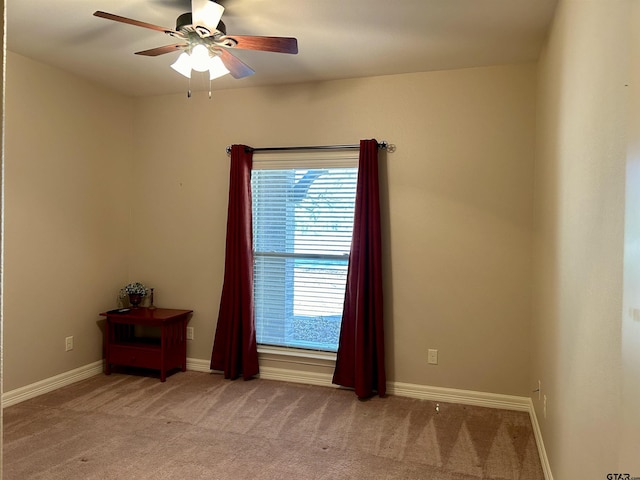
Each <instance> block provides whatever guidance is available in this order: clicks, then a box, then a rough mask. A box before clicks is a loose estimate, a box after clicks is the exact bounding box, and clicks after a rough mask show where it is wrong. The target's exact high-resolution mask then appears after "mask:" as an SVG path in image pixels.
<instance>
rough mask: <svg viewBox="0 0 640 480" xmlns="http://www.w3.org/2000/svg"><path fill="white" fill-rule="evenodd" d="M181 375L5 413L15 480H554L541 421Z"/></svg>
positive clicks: (97, 384) (107, 386) (70, 394)
mask: <svg viewBox="0 0 640 480" xmlns="http://www.w3.org/2000/svg"><path fill="white" fill-rule="evenodd" d="M435 407H436V403H435V402H431V401H426V400H417V399H411V398H403V397H397V396H388V397H386V398H378V397H375V398H372V399H370V400H367V401H360V400H358V399H357V398H356V397H355V395H354V394H353V392H351V391H348V390H343V389H334V388H328V387H318V386H310V385H301V384H293V383H285V382H277V381H269V380H260V379H257V380H250V381H242V380H237V381H233V382H232V381H228V380H224V379H223V378H222V377H221V376H220V375H216V374H207V373H201V372H190V371H188V372H184V373H182V372H179V373H176V374H174V375H171V376H169V377H168V378H167V381H166V382H165V383H161V382H159V381H158V380H157V378H151V377H145V376H137V375H124V374H112V375H110V376H106V375H97V376H95V377H92V378H90V379H87V380H84V381H82V382H78V383H76V384H74V385H71V386H68V387H64V388H61V389H59V390H56V391H54V392H51V393H48V394H45V395H42V396H39V397H36V398H33V399H31V400H27V401H25V402H22V403H20V404H17V405H14V406H11V407H9V408H6V409H5V410H4V460H3V463H4V465H3V467H4V468H3V470H4V472H3V473H4V475H3V478H4V479H5V480H21V479H46V480H55V479H64V480H69V479H83V480H84V479H124V480H130V479H154V480H156V479H189V480H190V479H223V480H235V479H252V480H263V479H264V480H288V479H305V480H306V479H309V480H315V479H318V480H320V479H323V480H324V479H326V480H328V479H332V480H333V479H442V480H478V479H499V480H507V479H509V480H516V479H517V480H543V478H544V476H543V473H542V468H541V465H540V460H539V457H538V453H537V449H536V443H535V439H534V436H533V431H532V428H531V422H530V419H529V415H528V414H527V413H525V412H514V411H506V410H497V409H491V408H482V407H472V406H465V405H457V404H446V403H440V408H439V412H437V411H436V408H435Z"/></svg>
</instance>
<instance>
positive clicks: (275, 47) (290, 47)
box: [219, 35, 298, 54]
mask: <svg viewBox="0 0 640 480" xmlns="http://www.w3.org/2000/svg"><path fill="white" fill-rule="evenodd" d="M219 41H220V42H222V43H223V44H227V45H225V46H229V47H233V48H242V49H244V50H261V51H264V52H278V53H293V54H296V53H298V40H296V39H295V38H291V37H253V36H250V35H225V36H224V37H220V38H219ZM229 41H231V42H229ZM233 43H235V45H233Z"/></svg>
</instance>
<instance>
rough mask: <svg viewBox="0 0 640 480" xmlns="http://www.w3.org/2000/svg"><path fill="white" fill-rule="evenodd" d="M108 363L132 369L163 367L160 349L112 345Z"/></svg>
mask: <svg viewBox="0 0 640 480" xmlns="http://www.w3.org/2000/svg"><path fill="white" fill-rule="evenodd" d="M108 362H109V363H111V364H115V365H126V366H130V367H141V368H156V369H159V368H160V367H161V358H160V348H159V347H158V348H154V347H148V346H145V347H132V346H123V345H111V348H110V351H109V359H108Z"/></svg>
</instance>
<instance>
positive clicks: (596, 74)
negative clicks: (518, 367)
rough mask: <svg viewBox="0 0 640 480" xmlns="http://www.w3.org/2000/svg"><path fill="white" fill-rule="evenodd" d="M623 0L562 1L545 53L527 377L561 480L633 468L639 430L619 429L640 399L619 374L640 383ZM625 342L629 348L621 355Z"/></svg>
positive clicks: (634, 420)
mask: <svg viewBox="0 0 640 480" xmlns="http://www.w3.org/2000/svg"><path fill="white" fill-rule="evenodd" d="M629 5H630V2H628V1H624V0H622V1H619V0H617V1H611V0H588V1H587V0H580V1H575V0H568V1H561V2H560V4H559V7H558V11H557V13H556V17H555V21H554V24H553V28H552V31H551V35H550V38H549V41H548V45H547V47H546V49H545V51H544V52H543V55H542V57H541V61H540V77H539V86H540V90H539V108H538V112H539V123H538V139H539V140H538V143H537V147H536V148H537V158H536V175H535V184H536V188H535V193H534V196H535V208H534V211H535V221H534V252H535V254H534V265H535V289H534V291H535V294H534V320H533V324H534V326H535V330H534V331H535V343H534V357H533V369H532V375H533V378H532V381H537V380H538V379H540V380H541V381H542V393H543V394H544V395H547V398H548V403H547V415H546V418H545V415H544V408H543V402H542V401H538V400H537V399H536V400H535V401H534V404H535V408H536V412H537V417H538V420H539V422H540V425H541V429H542V432H543V436H544V440H545V445H546V449H547V453H548V456H549V459H550V463H551V468H552V471H553V474H554V476H555V478H557V479H565V478H606V474H607V473H612V472H621V471H622V472H627V473H630V474H631V475H632V476H633V475H640V463H639V462H640V457H638V450H639V448H640V442H638V437H637V433H638V430H637V428H636V429H635V430H634V431H633V433H631V431H630V430H628V427H626V426H625V427H623V426H622V425H636V426H637V425H638V421H639V419H640V412H639V411H638V408H637V400H638V397H637V395H636V396H635V397H634V398H633V397H632V396H631V395H630V394H631V393H632V392H627V393H624V394H623V395H622V396H621V392H622V388H623V382H622V379H623V378H625V377H626V378H627V379H629V380H630V381H629V382H628V383H627V386H633V388H634V389H635V391H636V392H637V391H638V382H639V381H640V380H639V378H638V374H637V368H638V356H637V350H638V346H640V342H639V337H640V335H638V323H637V322H636V323H632V320H630V319H629V318H628V311H627V310H628V309H627V308H624V309H623V301H622V300H623V290H624V288H623V259H624V248H623V245H624V240H625V228H624V208H625V168H626V165H625V163H626V162H625V156H626V139H625V135H626V131H627V95H628V93H629V91H630V90H631V91H632V92H634V95H635V97H636V105H638V104H637V97H638V93H637V89H638V85H636V84H635V83H633V82H631V84H629V78H628V67H629V63H628V60H629V58H630V57H629V55H628V53H629V52H628V51H627V49H628V47H629V44H630V43H631V38H630V27H631V24H630V22H629V18H630V15H629V13H630V12H629ZM637 25H638V23H637V21H636V23H635V25H633V29H637ZM636 41H637V39H636ZM631 58H633V57H631ZM635 58H637V55H636V57H635ZM633 62H634V65H635V67H636V69H637V67H638V61H637V60H635V59H634V60H633ZM635 74H636V78H635V81H636V82H637V80H638V78H640V76H638V72H637V71H636V72H635ZM627 85H630V86H629V87H627ZM632 116H633V119H634V121H635V130H632V133H633V135H634V136H635V138H634V140H635V142H633V147H632V148H631V149H630V151H631V153H632V157H631V159H630V162H629V167H628V168H629V172H630V173H631V174H632V176H630V179H629V181H631V182H634V181H637V179H638V174H637V172H635V169H636V168H637V166H636V164H637V159H636V158H635V155H637V151H638V149H637V139H638V138H640V135H639V134H640V131H639V130H638V128H637V123H638V111H637V109H636V111H635V112H633V111H632ZM634 178H635V179H634ZM637 195H638V194H637V192H634V191H630V192H629V194H628V197H627V198H628V200H629V201H630V205H629V210H628V214H629V215H628V219H629V220H630V221H631V222H630V223H629V225H628V231H627V247H629V248H627V255H626V262H627V272H626V273H627V279H626V281H627V283H628V285H629V286H630V285H631V282H634V284H635V285H638V282H637V277H638V270H637V266H633V265H632V264H631V263H629V262H631V261H636V262H637V258H638V254H637V252H636V251H635V250H636V249H637V246H634V243H636V242H637V239H638V233H637V222H638V220H637V219H634V218H633V216H634V215H633V212H636V215H637V211H638V205H637V202H638V196H637ZM627 305H628V306H630V307H631V306H632V307H633V308H640V297H639V296H638V293H637V292H636V291H634V292H631V291H628V295H627ZM623 312H624V314H625V316H624V320H623ZM639 314H640V312H639ZM623 325H624V328H622V327H623ZM623 342H626V343H629V345H628V347H627V352H626V353H627V354H628V355H626V356H625V359H624V362H621V358H622V355H621V352H622V350H621V344H622V343H623ZM632 349H635V353H633V352H632V351H631V350H632ZM634 363H635V366H633V364H634ZM632 370H633V371H634V372H635V373H634V374H633V375H635V378H632V376H633V375H631V373H632ZM625 397H626V402H622V399H623V398H625ZM632 398H633V400H632ZM632 402H633V404H632ZM623 403H625V404H626V407H625V410H624V411H623V412H621V409H620V406H621V404H623ZM625 429H627V432H628V436H627V438H626V440H627V442H626V443H625V439H623V438H622V437H621V433H622V432H623V431H624V430H625ZM630 452H633V453H630Z"/></svg>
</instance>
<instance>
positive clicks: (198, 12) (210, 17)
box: [191, 0, 224, 37]
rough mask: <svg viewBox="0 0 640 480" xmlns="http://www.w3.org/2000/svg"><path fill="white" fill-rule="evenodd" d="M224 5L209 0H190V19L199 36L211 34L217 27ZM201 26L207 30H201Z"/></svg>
mask: <svg viewBox="0 0 640 480" xmlns="http://www.w3.org/2000/svg"><path fill="white" fill-rule="evenodd" d="M223 12H224V7H223V6H222V5H219V4H217V3H215V2H212V1H210V0H191V21H192V24H193V28H194V29H195V30H196V32H198V34H200V36H203V37H207V36H209V35H213V34H214V33H215V32H216V30H217V29H218V23H220V19H221V18H222V13H223ZM202 27H204V28H206V30H208V32H203V31H202V29H201V28H202Z"/></svg>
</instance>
